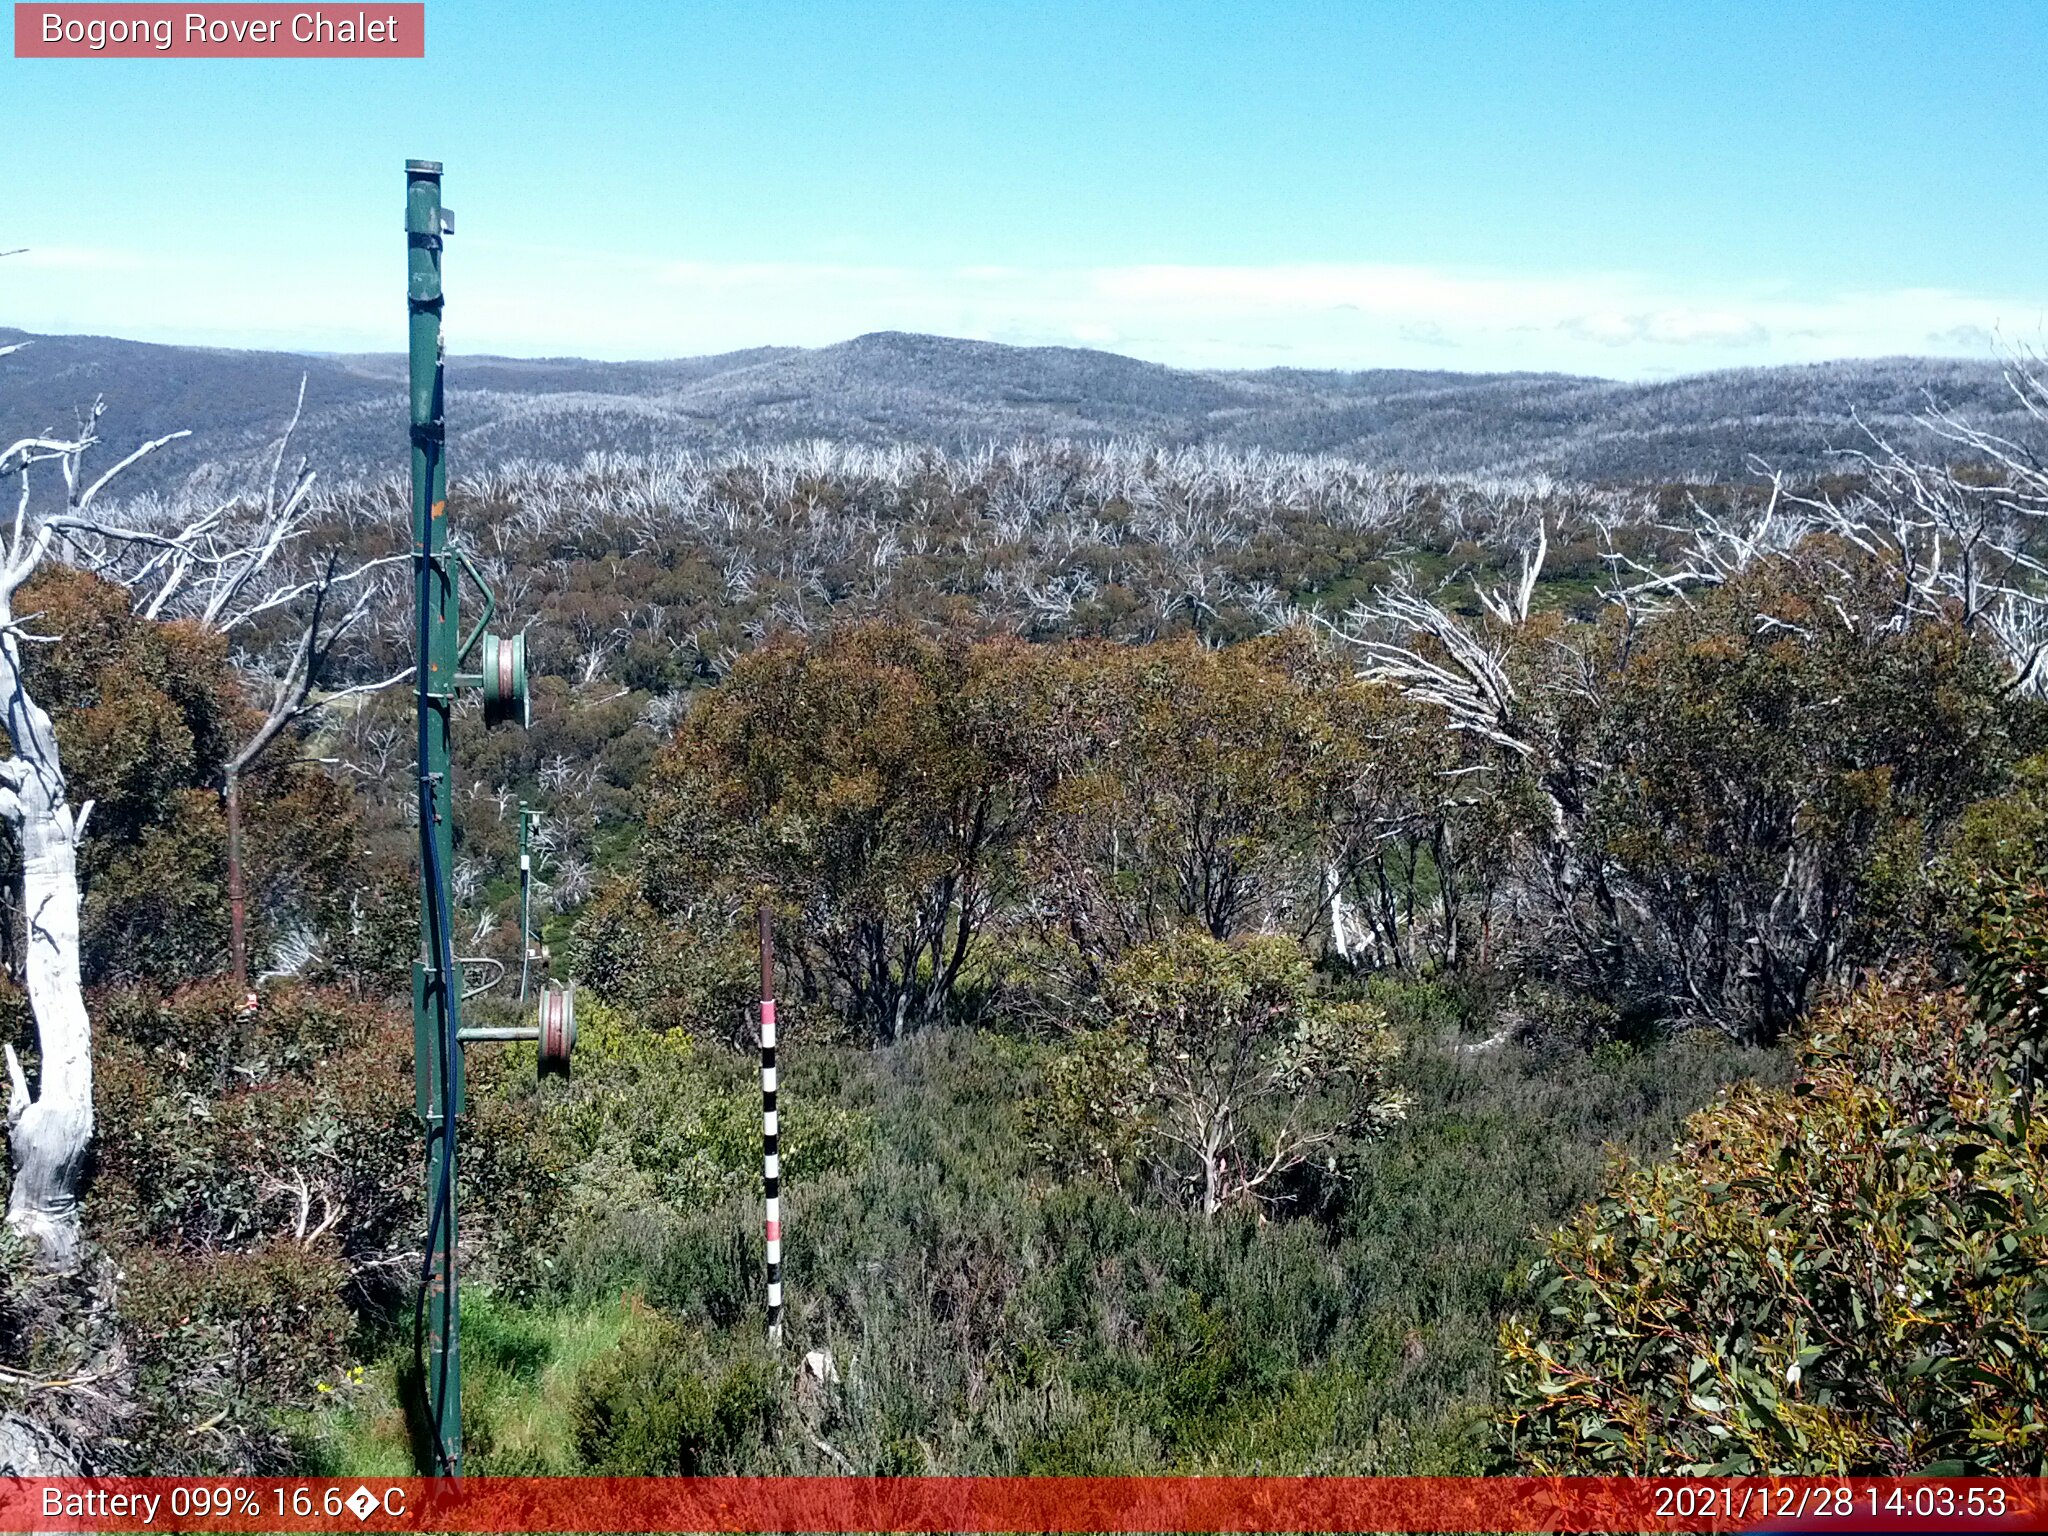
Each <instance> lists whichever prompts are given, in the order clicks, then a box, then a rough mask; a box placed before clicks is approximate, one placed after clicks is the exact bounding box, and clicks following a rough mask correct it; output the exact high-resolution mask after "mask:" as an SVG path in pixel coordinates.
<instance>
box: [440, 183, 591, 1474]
mask: <svg viewBox="0 0 2048 1536" xmlns="http://www.w3.org/2000/svg"><path fill="white" fill-rule="evenodd" d="M453 228H454V219H453V218H452V216H451V215H450V214H449V212H448V210H447V209H445V208H443V207H442V206H441V167H440V165H439V164H438V163H437V162H435V161H432V160H408V161H407V162H406V163H405V244H406V307H407V311H408V315H409V325H410V336H409V342H410V350H411V359H412V369H411V391H410V393H411V412H412V575H413V590H414V595H415V600H416V602H417V610H416V618H417V623H418V628H417V631H416V646H417V649H416V653H415V666H416V668H417V670H416V672H415V681H416V683H417V688H418V692H417V701H418V702H417V713H418V721H419V749H418V750H419V758H418V761H419V823H420V954H419V959H417V960H416V961H414V963H413V972H412V1035H413V1079H414V1091H415V1096H416V1098H415V1107H416V1108H417V1109H418V1111H419V1116H420V1120H421V1122H422V1123H423V1124H424V1125H425V1126H426V1130H427V1253H426V1263H425V1266H424V1269H423V1272H422V1274H421V1276H420V1299H419V1307H420V1310H419V1315H418V1318H417V1322H418V1327H419V1362H418V1363H419V1365H420V1368H421V1371H422V1378H421V1381H420V1399H419V1402H420V1407H421V1409H422V1419H423V1423H422V1425H421V1428H422V1430H423V1431H424V1433H423V1435H422V1438H423V1439H424V1440H425V1441H426V1447H427V1448H426V1454H425V1455H423V1456H422V1457H421V1458H420V1459H421V1461H422V1462H423V1463H424V1466H423V1467H422V1470H423V1471H426V1472H429V1473H438V1474H443V1475H446V1476H449V1477H458V1476H460V1475H461V1473H462V1341H461V1333H462V1306H461V1286H460V1284H459V1280H458V1276H457V1273H456V1254H457V1245H456V1220H455V1189H456V1181H455V1170H456V1144H457V1140H458V1130H459V1127H460V1123H461V1116H462V1109H463V1070H462V1048H463V1046H464V1045H466V1044H469V1043H471V1042H474V1041H483V1040H499V1041H505V1040H531V1041H534V1042H535V1043H536V1045H537V1047H538V1049H537V1050H536V1052H535V1065H536V1067H537V1068H538V1069H539V1072H540V1075H541V1076H542V1077H543V1078H546V1077H556V1076H559V1077H566V1076H568V1073H569V1056H570V1053H571V1051H572V1050H573V1049H574V1047H575V1044H576V999H575V987H574V986H573V985H570V986H567V987H559V986H555V985H553V984H552V983H551V984H549V985H548V986H546V987H544V988H542V990H541V997H540V1014H539V1018H538V1019H537V1020H536V1021H535V1022H534V1023H533V1024H530V1025H524V1026H519V1027H510V1028H508V1027H498V1028H491V1029H464V1028H463V1027H462V997H463V972H462V963H461V961H459V960H458V959H457V958H456V954H455V934H454V916H453V913H454V903H453V901H452V900H451V896H450V891H449V885H448V872H449V870H450V868H451V867H452V865H453V863H454V859H455V796H454V786H453V780H452V776H451V770H450V752H449V738H450V735H451V727H452V726H453V724H454V720H455V695H456V691H457V690H458V689H461V688H474V689H476V690H477V691H478V692H480V693H481V694H482V695H483V706H484V707H483V719H484V724H485V726H486V727H487V728H488V727H490V726H493V725H500V724H504V723H506V722H508V721H516V722H517V723H518V724H520V725H522V726H523V725H525V724H526V723H527V714H528V709H529V707H530V704H531V695H530V694H529V692H528V689H527V681H526V636H525V635H524V634H517V635H509V636H507V635H495V634H487V633H485V627H486V626H487V625H488V624H489V623H490V622H491V618H492V616H493V615H494V614H496V613H497V611H498V602H497V599H496V598H495V597H493V596H492V595H491V589H490V586H489V585H488V584H487V583H486V582H485V581H484V578H483V573H482V572H481V571H479V570H478V569H477V567H476V564H475V562H473V561H472V560H471V559H470V558H469V557H468V555H466V554H464V553H463V550H462V546H461V545H460V544H458V543H456V541H455V540H454V538H453V537H452V536H451V534H450V532H449V528H448V464H447V458H446V448H447V438H448V434H447V426H446V423H445V420H444V418H443V414H442V408H443V405H444V396H443V390H442V364H443V361H444V359H443V353H442V345H441V238H442V236H444V235H446V234H448V233H449V232H450V231H451V230H452V229H453ZM464 576H467V577H468V578H469V580H470V582H471V584H472V585H473V586H474V587H475V588H476V591H477V596H478V598H479V599H480V601H481V604H482V609H483V611H482V613H481V614H480V615H479V616H478V618H477V621H476V625H475V627H474V628H472V629H471V630H470V632H469V633H468V634H467V635H464V634H462V632H461V616H460V608H461V582H462V578H463V577H464ZM479 645H481V646H482V648H483V650H482V669H481V670H480V671H476V672H464V671H463V670H461V669H462V668H463V666H464V665H466V664H467V663H468V661H469V658H470V656H471V655H472V654H474V653H475V652H476V651H477V648H478V646H479ZM529 820H530V813H529V812H528V811H527V809H526V807H525V805H524V804H523V803H522V804H521V806H520V811H519V837H520V866H521V872H522V873H521V886H522V894H521V903H520V905H521V913H520V922H521V926H522V927H525V926H527V921H528V919H527V911H526V895H525V887H527V885H528V880H527V878H526V874H525V870H526V863H527V846H526V845H527V826H528V822H529ZM522 942H526V940H525V936H523V935H522ZM539 955H540V958H545V955H544V952H539ZM489 963H491V964H495V962H489ZM489 984H491V983H487V984H486V985H489ZM519 992H520V996H521V998H522V999H523V998H524V997H525V995H526V963H525V962H524V961H522V963H521V967H520V989H519Z"/></svg>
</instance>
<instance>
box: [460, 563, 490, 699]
mask: <svg viewBox="0 0 2048 1536" xmlns="http://www.w3.org/2000/svg"><path fill="white" fill-rule="evenodd" d="M453 552H454V555H455V562H456V564H457V565H458V566H460V567H461V568H462V570H463V571H464V572H465V573H467V575H468V576H469V579H470V580H471V581H472V582H474V583H475V584H476V589H477V591H478V592H479V593H480V594H481V595H482V597H483V600H484V611H483V612H482V613H481V614H479V615H478V616H477V621H476V628H474V629H472V630H471V631H470V632H469V634H468V635H467V636H466V637H465V638H464V640H463V642H462V644H461V645H459V646H457V647H456V650H455V668H456V670H457V671H458V672H459V671H461V670H462V664H463V663H464V662H465V661H467V660H469V653H470V652H471V651H473V650H475V649H476V647H477V642H478V641H480V640H482V639H483V637H484V631H485V630H486V629H488V628H489V627H490V623H491V620H492V619H494V618H496V617H497V616H498V599H497V595H496V594H495V593H493V592H492V591H491V584H490V583H489V582H487V581H485V580H484V573H483V572H482V571H480V570H478V569H477V568H476V562H475V561H474V560H472V559H470V558H469V551H468V550H466V549H464V548H463V547H462V546H461V545H460V544H456V545H454V546H453ZM458 681H460V680H459V679H458Z"/></svg>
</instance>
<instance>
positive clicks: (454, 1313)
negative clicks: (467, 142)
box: [405, 160, 462, 1477]
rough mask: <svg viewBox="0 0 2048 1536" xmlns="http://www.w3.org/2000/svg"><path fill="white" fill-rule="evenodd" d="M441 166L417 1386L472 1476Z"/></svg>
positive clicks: (433, 208) (429, 570) (427, 481)
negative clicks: (461, 1208) (454, 894)
mask: <svg viewBox="0 0 2048 1536" xmlns="http://www.w3.org/2000/svg"><path fill="white" fill-rule="evenodd" d="M449 223H450V221H449V219H448V218H447V216H446V214H445V212H444V210H443V209H442V206H441V166H440V164H439V162H437V161H433V160H409V161H407V162H406V166H405V243H406V308H407V312H408V325H409V337H408V341H409V347H408V350H409V353H410V359H411V368H410V385H411V387H410V390H409V394H410V398H411V416H412V558H413V587H414V592H415V594H416V602H417V652H416V656H415V665H416V666H417V667H418V669H419V670H418V672H417V674H416V678H417V682H418V699H417V705H418V724H419V747H418V749H419V760H418V762H419V818H420V827H419V838H420V956H419V959H418V960H417V961H416V962H415V964H414V966H413V985H412V999H413V1069H414V1078H415V1087H416V1089H417V1095H418V1098H417V1107H418V1110H419V1115H420V1119H421V1120H422V1121H423V1122H424V1123H425V1125H426V1128H427V1205H428V1227H427V1254H426V1263H425V1267H424V1270H423V1273H422V1277H421V1278H422V1286H423V1289H424V1298H423V1305H424V1309H425V1319H424V1322H425V1332H426V1348H425V1349H424V1351H423V1354H422V1360H421V1364H422V1365H423V1367H424V1372H425V1379H424V1381H422V1383H421V1400H422V1404H423V1406H424V1416H425V1420H426V1422H425V1424H424V1426H423V1428H424V1429H425V1431H426V1437H427V1439H428V1441H429V1445H430V1447H431V1455H430V1457H429V1458H428V1459H429V1460H430V1462H431V1465H429V1466H428V1467H427V1468H426V1470H428V1471H430V1472H435V1473H441V1474H445V1475H447V1476H450V1477H453V1476H458V1475H460V1473H461V1471H462V1353H461V1339H460V1334H461V1327H462V1313H461V1306H460V1302H459V1300H458V1295H459V1290H458V1282H457V1277H456V1248H455V1139H456V1120H457V1117H458V1116H459V1115H460V1113H461V1111H462V1051H461V1048H460V1046H459V1044H458V1043H457V1039H456V1031H457V1030H458V1029H459V1028H460V1025H461V1021H460V1017H459V1015H460V1008H461V992H462V985H461V976H460V972H459V970H458V968H457V966H456V964H455V958H454V935H453V934H452V933H451V932H450V928H451V926H452V907H451V903H450V900H449V889H448V871H449V869H450V868H451V866H452V865H453V863H454V854H455V841H454V837H455V824H454V810H455V807H454V793H453V785H452V784H451V782H450V775H449V737H450V727H451V726H452V724H453V720H454V710H455V690H456V680H455V670H456V656H457V652H458V650H459V649H460V640H459V636H458V634H457V630H456V625H457V623H458V622H459V619H458V615H457V594H456V581H457V573H456V570H455V566H454V563H453V561H452V559H451V557H450V548H449V542H448V465H447V459H446V453H445V450H446V446H447V428H446V421H445V417H444V414H443V386H442V372H443V357H442V341H441V240H442V236H443V235H444V234H445V233H446V232H447V230H448V227H449Z"/></svg>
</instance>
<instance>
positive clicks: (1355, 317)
mask: <svg viewBox="0 0 2048 1536" xmlns="http://www.w3.org/2000/svg"><path fill="white" fill-rule="evenodd" d="M307 261H311V262H315V263H317V265H314V266H312V267H310V268H309V267H308V266H307V265H306V262H305V261H301V262H293V263H284V262H280V263H277V264H276V266H275V268H274V269H273V268H270V267H266V266H265V265H264V264H263V263H262V262H213V261H206V262H202V261H199V260H197V259H194V258H191V257H185V258H173V257H160V256H143V255H133V254H125V253H119V252H87V251H68V252H46V253H43V255H42V258H41V259H40V260H39V261H35V262H31V261H30V260H29V259H28V258H26V257H15V258H12V259H11V260H10V261H9V262H7V263H5V264H0V321H5V322H6V323H10V324H15V325H20V326H23V327H25V328H27V329H30V330H40V329H47V330H93V331H100V332H104V333H113V334H118V335H129V336H137V337H141V338H144V339H156V340H191V341H208V342H214V343H225V344H247V345H262V346H287V347H305V348H320V349H334V350H380V351H392V350H396V349H397V348H398V347H400V346H401V345H402V341H403V331H402V326H401V323H400V317H401V315H402V309H401V307H400V305H399V303H398V302H397V300H396V297H395V293H396V288H397V284H396V282H395V278H394V271H393V267H394V265H395V264H394V263H392V262H389V261H383V262H378V261H373V260H372V259H370V258H369V257H368V256H366V255H363V254H362V253H359V252H356V251H354V250H350V251H346V252H334V253H326V254H318V253H315V254H314V255H311V256H309V257H308V258H307ZM448 306H449V307H448V315H449V330H450V344H451V346H453V347H454V348H455V349H456V350H458V351H496V352H511V353H531V354H561V353H582V354H586V355H591V356H600V357H658V356H682V355H688V354H692V353H702V352H717V351H726V350H732V349H737V348H742V347H752V346H760V345H764V344H781V345H799V346H817V345H822V344H825V343H829V342H833V341H839V340H843V339H845V338H847V337H849V336H854V335H858V334H860V333H861V332H863V331H873V330H913V331H932V332H938V333H940V334H945V335H954V336H983V337H1000V338H1005V339H1010V338H1016V339H1023V338H1030V339H1031V340H1034V341H1038V342H1042V343H1048V344H1063V345H1082V346H1099V347H1107V348H1111V349H1113V350H1120V351H1126V352H1130V353H1132V354H1134V355H1137V356H1141V357H1147V358H1151V359H1153V360H1155V361H1159V362H1164V363H1172V364H1176V365H1179V366H1184V367H1224V368H1230V367H1258V368H1262V367H1271V366H1275V365H1288V366H1299V367H1315V368H1375V367H1429V368H1441V367H1443V366H1445V365H1446V364H1452V365H1455V366H1457V367H1460V368H1470V369H1496V368H1529V369H1556V370H1564V371H1573V372H1584V373H1598V374H1605V375H1610V376H1619V377H1639V378H1640V377H1657V376H1663V375H1667V374H1670V373H1674V372H1685V371H1696V370H1700V369H1707V368H1723V367H1733V366H1742V365H1749V364H1763V363H1784V362H1805V361H1814V360H1819V359H1823V358H1830V357H1856V356H1876V355H1883V354H1887V353H1916V352H1917V353H1926V352H1936V353H1944V354H1950V355H1985V354H1988V353H1990V352H1991V351H1993V350H1994V346H1993V341H1992V338H1994V337H2006V338H2014V337H2017V338H2021V339H2024V338H2027V337H2029V336H2032V335H2035V334H2038V332H2039V330H2040V328H2041V325H2042V316H2043V313H2044V309H2048V293H2037V294H2032V295H2025V294H2008V295H1985V294H1970V293H1964V292H1960V291H1956V290H1950V289H1943V288H1934V287H1922V288H1900V289H1890V290H1849V289H1844V290H1841V291H1837V292H1833V293H1813V292H1794V291H1792V290H1790V289H1788V288H1787V287H1785V286H1784V285H1780V284H1769V283H1750V284H1735V283H1731V284H1722V285H1711V284H1704V283H1697V282H1687V281H1679V280H1677V279H1671V278H1660V277H1658V276H1656V275H1654V274H1647V273H1640V272H1619V271H1617V272H1591V271H1588V272H1574V273H1536V274H1531V273H1513V272H1505V271H1497V270H1495V271H1486V270H1476V269H1475V270H1463V269H1452V268H1435V267H1422V266H1414V265H1396V264H1374V263H1302V264H1293V265H1273V266H1228V267H1226V266H1192V265H1173V264H1149V265H1132V266H1112V267H1085V266H1073V267H1059V268H1031V267H1020V266H1015V265H1007V264H1005V265H989V264H981V265H972V266H953V267H918V266H911V265H903V264H893V265H892V264H877V263H858V262H845V261H823V262H796V261H791V262H703V261H655V260H645V259H641V260H632V259H621V258H619V257H618V256H616V255H614V254H609V253H600V252H596V251H585V250H577V249H573V248H565V247H561V246H534V245H521V244H513V243H509V242H503V241H487V240H478V241H476V242H475V243H474V244H471V245H468V246H459V247H452V248H451V257H450V269H449V301H448Z"/></svg>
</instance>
